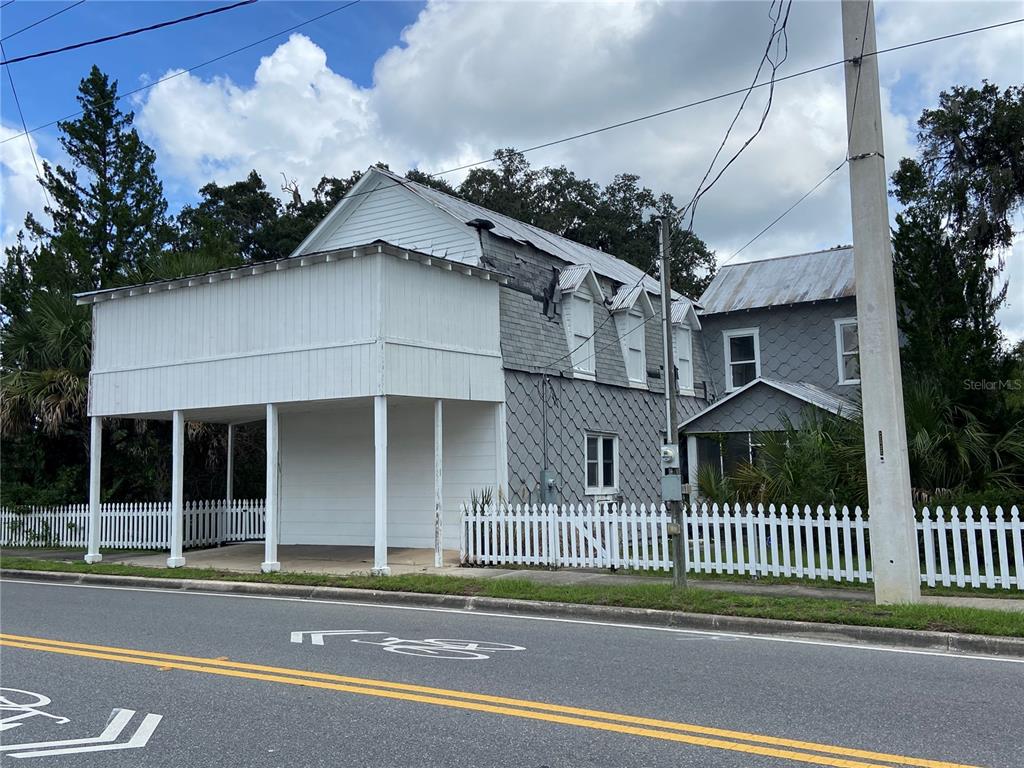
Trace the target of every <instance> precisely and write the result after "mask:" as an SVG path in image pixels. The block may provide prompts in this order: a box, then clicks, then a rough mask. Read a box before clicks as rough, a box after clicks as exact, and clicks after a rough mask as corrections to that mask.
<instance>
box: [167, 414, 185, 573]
mask: <svg viewBox="0 0 1024 768" xmlns="http://www.w3.org/2000/svg"><path fill="white" fill-rule="evenodd" d="M171 420H172V424H173V432H172V437H171V545H170V548H171V555H170V557H168V558H167V567H168V568H180V567H181V566H183V565H184V564H185V558H184V557H183V556H182V554H181V549H182V535H183V533H184V531H183V528H184V525H185V498H184V496H185V487H184V486H185V414H184V413H182V412H181V411H175V412H174V414H173V416H172V417H171Z"/></svg>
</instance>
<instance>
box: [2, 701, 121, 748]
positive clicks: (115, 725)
mask: <svg viewBox="0 0 1024 768" xmlns="http://www.w3.org/2000/svg"><path fill="white" fill-rule="evenodd" d="M134 716H135V711H134V710H131V709H115V710H114V711H113V712H112V713H111V718H110V720H109V721H108V722H107V727H106V728H104V729H103V733H101V734H100V735H99V736H92V737H90V738H87V739H63V740H61V741H36V742H33V743H31V744H4V745H3V746H0V752H9V751H11V750H14V749H37V748H40V747H71V746H77V745H84V744H103V743H106V742H111V741H115V740H116V739H117V737H118V736H120V735H121V731H123V730H124V729H125V726H127V725H128V723H129V722H131V719H132V717H134Z"/></svg>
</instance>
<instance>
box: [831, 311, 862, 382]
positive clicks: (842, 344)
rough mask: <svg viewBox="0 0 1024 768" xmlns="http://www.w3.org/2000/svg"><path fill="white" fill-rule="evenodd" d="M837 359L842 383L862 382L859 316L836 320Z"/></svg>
mask: <svg viewBox="0 0 1024 768" xmlns="http://www.w3.org/2000/svg"><path fill="white" fill-rule="evenodd" d="M836 360H837V361H838V363H839V383H840V384H860V344H859V342H858V339H857V318H855V317H844V318H842V319H841V320H836Z"/></svg>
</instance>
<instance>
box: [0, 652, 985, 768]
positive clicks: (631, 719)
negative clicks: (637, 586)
mask: <svg viewBox="0 0 1024 768" xmlns="http://www.w3.org/2000/svg"><path fill="white" fill-rule="evenodd" d="M0 646H6V647H10V648H22V649H26V650H32V651H42V652H47V653H58V654H64V655H70V656H81V657H86V658H94V659H102V660H107V661H115V662H121V663H127V664H141V665H145V666H155V667H159V666H170V667H172V668H175V669H181V670H186V671H191V672H201V673H205V674H212V675H221V676H225V677H236V678H244V679H251V680H261V681H266V682H275V683H283V684H287V685H297V686H305V687H310V688H320V689H324V690H334V691H342V692H346V693H354V694H360V695H365V696H375V697H380V698H386V699H394V700H402V701H412V702H418V703H423V704H433V705H438V706H444V707H451V708H455V709H463V710H471V711H477V712H488V713H492V714H499V715H507V716H511V717H519V718H525V719H530V720H540V721H546V722H551V723H559V724H563V725H573V726H578V727H582V728H591V729H595V730H602V731H611V732H615V733H622V734H629V735H634V736H644V737H648V738H654V739H661V740H666V741H674V742H680V743H684V744H691V745H695V746H702V747H708V748H712V749H721V750H727V751H733V752H743V753H747V754H756V755H762V756H766V757H776V758H782V759H787V760H794V761H797V762H803V763H811V764H815V765H826V766H835V768H891V766H882V765H881V764H880V763H889V764H896V765H903V766H917V767H919V768H969V767H967V766H963V765H960V764H957V763H951V762H948V761H941V760H929V759H925V758H916V757H907V756H903V755H894V754H886V753H881V752H874V751H869V750H861V749H854V748H850V747H840V746H834V745H829V744H821V743H815V742H807V741H799V740H795V739H785V738H780V737H775V736H767V735H764V734H756V733H747V732H743V731H733V730H725V729H720V728H713V727H709V726H701V725H694V724H690V723H678V722H672V721H666V720H657V719H654V718H646V717H639V716H635V715H624V714H619V713H614V712H604V711H600V710H591V709H583V708H579V707H571V706H565V705H559V704H549V703H546V702H539V701H530V700H524V699H513V698H507V697H501V696H493V695H489V694H480V693H471V692H468V691H457V690H446V689H443V688H431V687H427V686H419V685H412V684H408V683H395V682H390V681H385V680H373V679H369V678H357V677H349V676H344V675H334V674H329V673H323V672H313V671H309V670H300V669H289V668H285V667H271V666H265V665H258V664H249V663H244V662H233V661H226V660H222V659H211V658H202V657H194V656H183V655H178V654H168V653H160V652H156V651H143V650H137V649H131V648H117V647H112V646H102V645H92V644H87V643H76V642H68V641H61V640H50V639H46V638H38V637H27V636H22V635H12V634H6V633H0ZM781 747H784V748H781ZM797 750H801V751H797ZM815 753H817V754H815ZM848 758H858V759H856V760H851V759H848ZM865 761H873V762H865Z"/></svg>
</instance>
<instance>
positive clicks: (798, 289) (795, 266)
mask: <svg viewBox="0 0 1024 768" xmlns="http://www.w3.org/2000/svg"><path fill="white" fill-rule="evenodd" d="M856 295H857V290H856V283H855V280H854V271H853V248H852V247H850V246H844V247H842V248H832V249H830V250H827V251H815V252H813V253H799V254H795V255H793V256H783V257H781V258H777V259H763V260H761V261H748V262H744V263H742V264H727V265H725V266H724V267H722V268H721V269H719V270H718V274H716V275H715V278H714V280H712V281H711V285H709V286H708V288H707V290H706V291H704V295H703V296H701V297H700V304H701V305H702V306H703V312H702V314H705V315H710V314H717V313H719V312H735V311H737V310H741V309H755V308H757V307H776V306H782V305H786V304H799V303H801V302H806V301H825V300H828V299H840V298H843V297H846V296H856Z"/></svg>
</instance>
